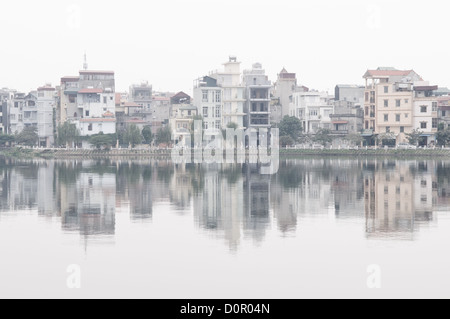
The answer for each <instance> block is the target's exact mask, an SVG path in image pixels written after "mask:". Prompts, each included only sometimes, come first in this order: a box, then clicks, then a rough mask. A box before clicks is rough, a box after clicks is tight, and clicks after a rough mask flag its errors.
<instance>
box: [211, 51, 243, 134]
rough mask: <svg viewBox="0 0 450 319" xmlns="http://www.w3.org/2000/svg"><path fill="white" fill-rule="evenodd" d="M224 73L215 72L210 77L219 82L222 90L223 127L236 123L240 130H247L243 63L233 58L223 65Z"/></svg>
mask: <svg viewBox="0 0 450 319" xmlns="http://www.w3.org/2000/svg"><path fill="white" fill-rule="evenodd" d="M223 66H224V69H223V71H213V72H211V73H210V77H211V78H213V79H215V80H217V86H218V87H220V88H221V89H222V92H223V93H222V97H223V98H222V116H221V117H222V127H227V126H228V125H229V124H231V123H234V124H236V125H237V127H238V128H245V127H246V124H245V121H244V117H245V115H246V114H245V112H244V105H245V102H246V99H245V87H244V85H243V84H242V78H241V62H239V61H237V58H236V57H234V56H231V57H230V58H229V60H228V62H225V63H224V64H223Z"/></svg>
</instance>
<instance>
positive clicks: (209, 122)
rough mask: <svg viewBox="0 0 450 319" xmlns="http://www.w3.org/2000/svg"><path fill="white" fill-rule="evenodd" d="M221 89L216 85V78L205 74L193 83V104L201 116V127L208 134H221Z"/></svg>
mask: <svg viewBox="0 0 450 319" xmlns="http://www.w3.org/2000/svg"><path fill="white" fill-rule="evenodd" d="M222 96H223V89H222V88H221V87H219V86H218V85H217V80H216V79H214V78H212V77H209V76H205V77H203V78H200V79H199V80H197V81H196V83H195V85H194V105H195V107H197V111H198V115H200V116H202V117H203V123H204V124H203V125H204V127H203V129H204V130H205V134H207V135H209V136H217V135H219V134H221V129H222V126H223V119H222V112H223V100H222Z"/></svg>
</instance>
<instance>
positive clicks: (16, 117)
mask: <svg viewBox="0 0 450 319" xmlns="http://www.w3.org/2000/svg"><path fill="white" fill-rule="evenodd" d="M25 96H26V94H25V93H17V92H16V93H14V95H13V96H12V99H11V100H10V101H9V105H8V132H9V133H10V134H19V133H20V132H22V130H23V127H24V125H23V107H24V105H25Z"/></svg>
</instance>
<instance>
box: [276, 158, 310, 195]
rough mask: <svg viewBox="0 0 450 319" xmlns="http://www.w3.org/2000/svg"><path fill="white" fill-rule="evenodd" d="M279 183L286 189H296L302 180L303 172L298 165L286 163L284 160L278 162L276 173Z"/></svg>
mask: <svg viewBox="0 0 450 319" xmlns="http://www.w3.org/2000/svg"><path fill="white" fill-rule="evenodd" d="M276 178H277V179H278V181H279V183H280V184H281V185H282V186H283V187H284V188H286V189H296V188H298V187H300V185H301V184H302V182H303V181H304V178H305V177H304V172H303V171H302V169H301V168H300V167H298V166H292V165H288V164H287V163H286V162H284V163H280V168H279V170H278V175H277V176H276Z"/></svg>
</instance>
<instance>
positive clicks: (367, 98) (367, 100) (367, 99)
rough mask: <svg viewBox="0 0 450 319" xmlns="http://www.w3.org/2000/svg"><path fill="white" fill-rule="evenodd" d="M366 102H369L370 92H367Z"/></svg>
mask: <svg viewBox="0 0 450 319" xmlns="http://www.w3.org/2000/svg"><path fill="white" fill-rule="evenodd" d="M366 102H369V92H366Z"/></svg>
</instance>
